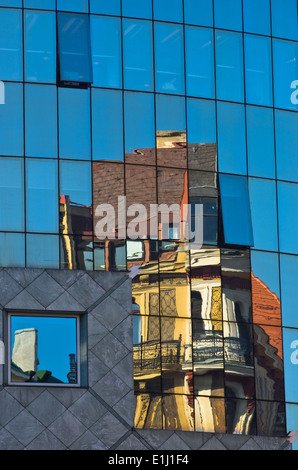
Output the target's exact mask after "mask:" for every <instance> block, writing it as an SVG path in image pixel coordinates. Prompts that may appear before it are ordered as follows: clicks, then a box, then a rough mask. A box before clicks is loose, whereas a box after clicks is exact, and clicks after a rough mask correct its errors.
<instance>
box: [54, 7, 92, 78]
mask: <svg viewBox="0 0 298 470" xmlns="http://www.w3.org/2000/svg"><path fill="white" fill-rule="evenodd" d="M71 3H72V2H71ZM58 50H59V53H58V57H59V78H60V82H61V83H62V84H63V83H64V84H68V85H71V86H75V85H79V84H86V85H90V84H91V83H92V80H93V79H92V63H91V45H90V24H89V16H88V15H82V14H69V13H59V14H58Z"/></svg>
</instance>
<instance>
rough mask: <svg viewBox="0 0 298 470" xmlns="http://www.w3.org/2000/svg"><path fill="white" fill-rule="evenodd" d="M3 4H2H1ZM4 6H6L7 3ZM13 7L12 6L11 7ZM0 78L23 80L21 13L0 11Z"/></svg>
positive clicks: (6, 9)
mask: <svg viewBox="0 0 298 470" xmlns="http://www.w3.org/2000/svg"><path fill="white" fill-rule="evenodd" d="M2 4H3V3H2ZM4 6H9V5H7V2H6V4H5V5H4ZM12 6H14V5H12ZM0 23H1V31H0V77H1V80H19V81H22V80H23V71H22V68H23V59H22V31H23V28H22V11H21V10H10V9H8V8H1V9H0Z"/></svg>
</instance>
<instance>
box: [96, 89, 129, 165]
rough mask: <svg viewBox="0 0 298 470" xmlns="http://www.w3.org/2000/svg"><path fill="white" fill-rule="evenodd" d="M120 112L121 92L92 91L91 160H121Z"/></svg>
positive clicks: (121, 121)
mask: <svg viewBox="0 0 298 470" xmlns="http://www.w3.org/2000/svg"><path fill="white" fill-rule="evenodd" d="M122 112H123V106H122V92H121V91H117V90H99V89H93V90H92V152H93V154H92V158H93V160H99V159H103V160H120V161H122V160H123V116H122ZM115 136H117V139H115Z"/></svg>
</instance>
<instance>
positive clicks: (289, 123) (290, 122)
mask: <svg viewBox="0 0 298 470" xmlns="http://www.w3.org/2000/svg"><path fill="white" fill-rule="evenodd" d="M297 129H298V114H297V113H293V112H289V111H278V110H276V111H275V136H276V166H277V178H278V179H280V180H286V181H294V182H297V181H298V160H297V155H298V139H297Z"/></svg>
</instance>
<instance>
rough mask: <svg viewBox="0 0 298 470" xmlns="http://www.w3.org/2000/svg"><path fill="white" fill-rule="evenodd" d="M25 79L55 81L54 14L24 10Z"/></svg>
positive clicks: (45, 81)
mask: <svg viewBox="0 0 298 470" xmlns="http://www.w3.org/2000/svg"><path fill="white" fill-rule="evenodd" d="M24 48H25V80H26V81H28V82H44V83H56V14H55V13H54V12H42V11H38V12H37V11H25V14H24Z"/></svg>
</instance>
